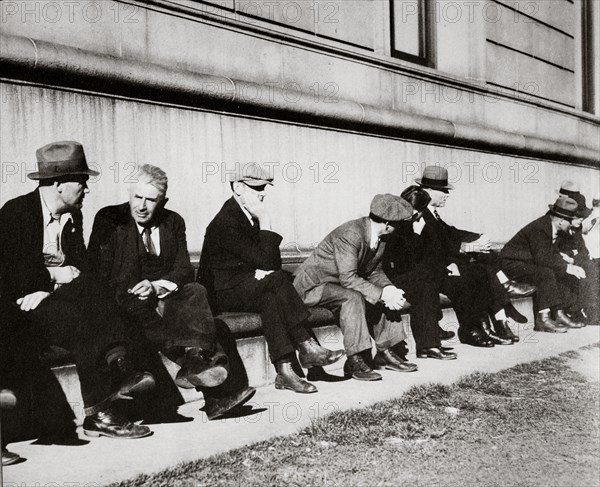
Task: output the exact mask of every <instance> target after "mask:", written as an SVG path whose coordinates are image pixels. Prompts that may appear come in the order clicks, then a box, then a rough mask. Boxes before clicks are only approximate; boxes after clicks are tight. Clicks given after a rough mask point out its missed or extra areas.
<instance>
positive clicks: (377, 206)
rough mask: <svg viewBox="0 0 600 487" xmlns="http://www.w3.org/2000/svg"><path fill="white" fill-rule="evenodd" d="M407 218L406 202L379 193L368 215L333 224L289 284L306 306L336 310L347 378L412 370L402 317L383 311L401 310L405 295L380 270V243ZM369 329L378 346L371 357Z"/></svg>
mask: <svg viewBox="0 0 600 487" xmlns="http://www.w3.org/2000/svg"><path fill="white" fill-rule="evenodd" d="M412 216H413V208H412V206H411V205H410V204H409V203H408V202H407V201H405V200H403V199H402V198H400V197H398V196H393V195H391V194H378V195H376V196H375V197H374V198H373V200H372V201H371V207H370V213H369V216H368V217H364V218H359V219H357V220H352V221H349V222H346V223H344V224H343V225H341V226H339V227H337V228H336V229H335V230H333V231H332V232H331V233H329V235H327V236H326V237H325V238H324V239H323V240H322V241H321V243H319V245H318V246H317V248H316V249H315V250H314V251H313V252H312V254H311V255H310V256H309V257H308V258H307V259H306V260H305V261H304V262H303V263H302V264H301V265H300V266H299V267H298V269H297V270H296V273H295V278H294V286H295V288H296V290H297V291H298V293H299V294H300V296H301V297H302V300H303V301H304V303H305V304H306V305H308V306H324V307H326V308H329V309H332V310H335V311H337V312H339V323H340V328H341V329H342V333H343V336H344V348H345V350H346V356H347V357H348V358H347V361H346V363H345V364H344V374H345V375H346V376H347V377H352V378H354V379H357V380H365V381H372V380H380V379H381V375H380V374H378V373H377V372H375V371H374V370H373V369H374V368H380V369H384V368H385V369H389V370H394V371H397V372H414V371H415V370H417V366H416V365H414V364H411V363H409V362H407V361H406V360H405V358H404V355H405V351H404V340H405V338H406V334H405V331H404V327H403V325H402V321H401V320H398V321H396V322H394V321H391V320H390V319H388V316H386V313H385V309H386V308H387V310H389V311H398V310H400V309H402V308H403V307H404V306H405V304H406V298H405V292H404V290H403V289H399V288H397V287H396V286H394V285H393V284H392V282H391V281H390V280H389V279H388V278H387V276H386V275H385V274H384V272H383V268H382V258H383V253H384V251H385V243H384V242H382V241H381V238H382V237H383V236H385V235H388V234H391V233H392V232H393V231H394V230H395V226H396V225H398V224H399V223H400V222H402V221H405V220H410V219H411V218H412ZM436 299H437V296H436ZM370 327H372V331H373V337H374V340H375V345H376V347H377V353H376V355H375V359H374V360H373V357H372V356H371V348H372V344H371V336H370V333H369V328H370ZM436 327H437V323H436Z"/></svg>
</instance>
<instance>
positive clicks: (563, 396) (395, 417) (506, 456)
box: [112, 345, 600, 487]
mask: <svg viewBox="0 0 600 487" xmlns="http://www.w3.org/2000/svg"><path fill="white" fill-rule="evenodd" d="M597 348H598V345H596V347H595V349H594V351H592V353H598V350H597ZM582 353H584V352H582ZM587 353H589V351H588V352H587ZM578 357H579V353H578V352H567V353H565V354H562V355H560V356H559V357H554V358H549V359H545V360H542V361H537V362H531V363H527V364H521V365H518V366H516V367H513V368H511V369H507V370H503V371H501V372H498V373H494V374H483V373H474V374H471V375H469V376H466V377H465V378H463V379H462V380H460V381H459V382H457V383H455V384H453V385H450V386H443V385H439V384H428V385H423V386H417V387H413V388H411V389H410V390H409V391H407V392H406V393H405V394H403V395H402V396H401V397H399V398H397V399H394V400H388V401H384V402H380V403H377V404H374V405H372V406H369V407H365V408H361V409H354V410H349V411H342V412H337V413H333V414H331V415H328V416H326V417H324V418H321V419H319V420H316V421H314V422H313V423H312V424H311V426H309V427H307V428H305V429H303V430H301V431H299V432H298V433H297V434H294V435H291V436H285V437H278V438H274V439H271V440H268V441H262V442H260V443H255V444H252V445H249V446H246V447H243V448H239V449H236V450H233V451H230V452H227V453H223V454H219V455H215V456H213V457H210V458H206V459H201V460H198V461H195V462H191V463H186V464H182V465H179V466H177V467H173V468H171V469H168V470H165V471H163V472H160V473H158V474H154V475H150V476H148V475H142V476H140V477H138V478H136V479H133V480H131V481H126V482H121V483H118V484H112V485H113V486H117V485H118V486H119V487H138V486H140V487H141V486H143V487H154V486H174V487H191V486H195V487H197V486H211V487H212V486H237V485H239V486H244V487H251V486H257V487H258V486H260V487H263V486H303V487H304V486H313V485H314V486H340V487H341V486H344V487H347V486H369V487H371V486H394V487H396V486H406V487H417V486H419V487H420V486H439V487H447V486H448V487H451V486H461V487H469V486H473V487H474V486H503V487H504V486H538V485H539V486H543V487H549V486H564V487H583V486H598V485H600V467H599V461H600V460H599V459H600V440H599V431H600V430H599V422H598V411H599V408H600V386H599V384H598V383H595V382H589V381H587V380H586V378H585V377H583V376H582V375H580V374H579V373H577V372H575V371H573V370H572V369H571V368H570V366H569V364H570V362H572V361H573V360H575V359H577V358H578Z"/></svg>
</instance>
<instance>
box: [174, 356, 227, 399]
mask: <svg viewBox="0 0 600 487" xmlns="http://www.w3.org/2000/svg"><path fill="white" fill-rule="evenodd" d="M228 373H229V360H228V359H227V355H225V354H224V353H222V352H216V353H213V354H211V353H210V352H208V351H206V350H202V349H201V348H190V349H188V350H187V352H185V358H184V359H183V364H182V365H181V369H179V372H177V376H176V377H175V384H177V385H178V386H179V387H181V388H183V389H194V388H196V387H216V386H219V385H221V384H222V383H223V382H225V379H227V375H228Z"/></svg>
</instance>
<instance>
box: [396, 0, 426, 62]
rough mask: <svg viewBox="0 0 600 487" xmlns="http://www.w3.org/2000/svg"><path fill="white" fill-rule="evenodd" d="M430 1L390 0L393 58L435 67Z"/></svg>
mask: <svg viewBox="0 0 600 487" xmlns="http://www.w3.org/2000/svg"><path fill="white" fill-rule="evenodd" d="M428 4H429V0H390V20H391V34H392V56H393V57H395V58H398V59H404V60H406V61H411V62H413V63H417V64H421V65H423V66H430V67H433V52H432V47H433V42H432V40H433V39H432V35H433V33H432V29H431V22H430V19H429V17H430V15H429V5H428Z"/></svg>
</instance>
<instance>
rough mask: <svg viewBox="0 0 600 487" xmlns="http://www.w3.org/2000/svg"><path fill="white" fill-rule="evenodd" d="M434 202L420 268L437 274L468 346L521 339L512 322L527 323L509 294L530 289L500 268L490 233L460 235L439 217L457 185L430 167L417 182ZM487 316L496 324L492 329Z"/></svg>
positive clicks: (426, 214)
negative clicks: (435, 271)
mask: <svg viewBox="0 0 600 487" xmlns="http://www.w3.org/2000/svg"><path fill="white" fill-rule="evenodd" d="M415 182H416V183H417V184H418V185H419V186H420V187H422V188H423V189H424V190H425V191H427V193H428V194H429V195H430V197H431V202H430V203H429V207H428V209H427V210H426V211H425V212H424V213H423V222H424V226H422V228H420V229H419V233H420V235H421V240H420V242H421V243H422V245H421V247H420V249H419V252H420V257H419V258H418V259H417V260H418V263H419V264H421V265H424V266H426V267H428V268H430V269H433V270H437V271H438V272H439V275H440V279H441V281H440V282H441V287H440V291H441V292H442V293H443V294H445V295H446V296H448V298H449V299H450V300H451V301H452V304H453V307H454V310H455V312H456V315H457V318H458V322H459V330H458V337H459V340H460V341H461V342H463V343H467V344H469V345H473V346H478V347H492V346H494V345H510V344H512V343H514V342H516V341H518V340H519V337H518V336H517V335H515V334H514V333H513V331H512V329H511V327H510V324H511V321H512V320H515V321H518V322H521V323H525V322H526V321H527V319H526V318H525V317H524V316H523V315H521V314H520V313H519V312H518V311H517V310H516V309H515V308H514V307H513V305H512V304H511V302H510V298H509V296H508V291H509V290H511V291H516V292H517V294H521V295H527V294H528V293H531V292H533V289H532V288H531V286H524V285H520V284H518V283H516V282H514V281H510V280H509V279H508V278H507V276H506V275H504V274H503V273H502V272H501V271H500V270H499V268H498V263H497V257H496V256H495V255H494V254H492V253H491V242H490V239H489V237H487V236H486V235H485V234H477V233H473V232H469V231H466V230H460V229H458V228H456V227H453V226H451V225H448V224H447V223H446V222H445V221H444V220H442V218H441V217H440V215H439V213H438V211H437V210H438V208H442V207H444V206H445V205H446V201H447V199H448V197H449V193H450V191H451V190H453V189H454V186H453V185H452V184H450V183H449V182H448V171H447V170H446V168H444V167H441V166H426V167H425V169H424V170H423V177H422V178H417V179H415ZM488 315H490V316H491V318H492V321H493V323H494V328H495V330H493V329H492V328H491V326H490V322H489V318H488Z"/></svg>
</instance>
